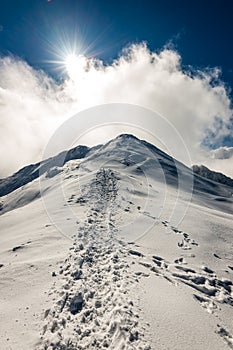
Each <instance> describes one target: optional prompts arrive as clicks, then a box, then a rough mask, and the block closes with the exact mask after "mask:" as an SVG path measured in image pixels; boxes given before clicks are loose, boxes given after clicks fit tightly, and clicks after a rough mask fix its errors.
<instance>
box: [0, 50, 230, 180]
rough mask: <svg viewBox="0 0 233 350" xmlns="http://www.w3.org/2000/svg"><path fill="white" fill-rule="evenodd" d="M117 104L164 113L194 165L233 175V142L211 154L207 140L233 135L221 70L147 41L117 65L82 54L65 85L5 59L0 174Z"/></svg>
mask: <svg viewBox="0 0 233 350" xmlns="http://www.w3.org/2000/svg"><path fill="white" fill-rule="evenodd" d="M113 102H114V103H130V104H137V105H140V106H143V107H147V108H149V109H152V110H154V111H156V112H158V113H160V114H161V115H163V116H164V117H165V118H167V119H168V120H169V121H170V122H171V123H172V124H173V125H174V126H175V128H176V129H177V130H178V132H179V133H180V134H181V136H182V137H183V139H184V142H185V143H186V145H187V148H188V150H189V152H190V154H191V157H192V161H193V163H198V164H200V163H203V164H207V165H208V166H209V167H212V168H213V169H215V170H219V167H220V168H221V170H222V171H224V170H225V172H226V173H227V175H230V176H233V170H231V169H230V166H229V162H230V161H231V160H230V158H231V157H232V150H230V149H231V147H230V148H229V149H228V150H226V149H225V148H223V147H220V148H219V149H218V150H216V151H214V152H213V151H212V152H211V151H210V150H209V149H208V148H207V146H204V145H206V144H207V142H205V140H206V139H208V140H209V139H210V138H211V143H212V144H214V143H215V140H216V142H217V140H219V139H221V138H224V137H227V136H232V134H233V130H232V129H231V128H229V123H230V119H231V117H232V109H231V101H230V99H229V97H228V94H227V89H226V87H225V86H224V84H223V83H222V82H221V81H220V71H219V70H218V69H211V70H210V69H208V70H204V71H200V70H195V69H194V68H192V69H186V70H184V69H183V67H182V62H181V57H180V55H179V54H178V53H177V52H176V51H174V50H172V49H167V48H164V49H163V50H161V51H160V52H151V51H150V50H149V49H148V47H147V46H146V45H145V44H144V43H142V44H137V45H131V46H130V47H129V48H127V49H125V50H124V51H123V52H122V54H121V55H120V56H119V58H118V59H116V60H115V61H113V62H112V63H111V64H109V65H105V64H104V63H103V62H102V61H101V60H98V59H88V58H86V57H82V60H81V64H79V62H78V61H77V67H73V69H70V70H69V75H68V76H67V78H66V79H64V80H63V81H62V82H57V81H55V80H54V79H52V78H51V77H49V76H48V75H46V74H45V72H43V71H38V70H35V69H33V68H32V67H30V66H29V65H28V64H27V63H26V62H24V61H22V60H20V59H18V58H14V57H2V58H0V137H1V149H0V164H1V165H0V177H3V176H7V175H9V174H10V173H12V172H13V171H16V170H17V169H19V168H20V167H22V166H23V165H26V164H29V163H32V162H35V161H38V160H40V157H41V154H42V151H43V149H44V147H45V146H46V143H47V141H48V139H49V137H50V136H51V135H52V133H53V132H54V131H55V130H56V129H57V127H58V126H59V125H61V123H62V122H64V121H65V120H66V119H67V118H69V117H71V116H72V115H74V113H76V112H78V111H81V110H83V109H85V108H88V107H92V106H95V105H99V104H102V103H113ZM164 142H165V143H166V140H164ZM224 152H225V153H224ZM221 154H224V156H222V157H221ZM226 154H227V155H228V156H226ZM222 158H228V159H227V162H228V163H227V162H226V159H224V162H223V160H222ZM221 162H222V163H221ZM221 165H224V168H223V167H222V166H221Z"/></svg>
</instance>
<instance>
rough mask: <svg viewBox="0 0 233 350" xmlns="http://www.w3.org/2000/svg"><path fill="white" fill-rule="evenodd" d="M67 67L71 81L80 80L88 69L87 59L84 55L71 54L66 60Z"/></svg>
mask: <svg viewBox="0 0 233 350" xmlns="http://www.w3.org/2000/svg"><path fill="white" fill-rule="evenodd" d="M65 67H66V70H67V73H68V75H69V77H70V78H71V79H74V80H76V79H79V78H80V77H81V76H82V75H83V74H84V73H85V69H86V67H87V58H86V57H85V56H84V55H76V54H69V55H68V56H67V57H66V59H65Z"/></svg>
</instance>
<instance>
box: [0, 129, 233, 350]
mask: <svg viewBox="0 0 233 350" xmlns="http://www.w3.org/2000/svg"><path fill="white" fill-rule="evenodd" d="M79 150H80V148H79ZM82 150H84V152H81V154H80V153H79V152H77V153H76V154H73V156H72V157H70V156H69V157H70V159H69V160H68V158H66V156H64V154H63V156H62V158H60V159H62V160H60V162H57V160H56V161H54V159H50V160H48V161H46V162H45V163H46V168H44V169H42V171H40V172H39V174H38V176H37V177H36V178H35V179H34V180H32V179H31V177H30V176H31V172H30V171H31V170H32V171H33V172H34V171H35V169H36V167H35V169H33V166H32V168H31V170H30V171H29V174H30V176H29V178H30V179H31V180H28V181H27V180H26V175H25V174H26V173H25V171H23V172H22V173H23V179H24V180H23V182H22V185H23V186H20V177H21V176H22V173H20V172H18V173H16V174H15V175H13V177H14V178H12V177H11V178H8V179H5V180H2V181H3V182H2V184H5V185H4V187H5V190H3V191H5V192H3V193H8V194H5V195H3V196H2V197H1V202H2V211H1V214H2V215H1V216H0V225H1V236H0V243H1V244H0V247H1V248H0V255H1V257H0V266H1V267H0V273H1V290H2V293H1V296H0V298H1V303H0V305H1V306H0V311H1V312H0V315H1V316H0V329H1V332H0V334H1V336H0V344H1V346H0V348H3V349H18V348H23V349H25V350H27V349H30V350H31V349H43V350H44V349H60V350H61V349H63V350H66V349H67V350H68V349H69V350H72V349H83V350H84V349H106V348H109V349H117V350H118V349H119V350H120V349H122V350H123V349H144V350H146V349H147V350H148V349H161V350H168V349H172V350H175V349H177V350H178V349H179V350H181V349H192V350H193V349H194V350H195V349H196V350H203V349H214V350H215V349H216V350H219V349H229V348H233V338H232V334H233V325H232V315H233V313H232V310H233V309H232V308H233V287H232V281H233V257H232V248H233V244H232V218H233V217H232V214H233V208H232V202H233V200H232V193H233V189H232V188H230V187H229V186H225V185H222V184H217V183H216V182H213V181H211V180H208V179H204V178H203V177H201V176H198V175H195V176H194V178H193V172H192V170H191V169H189V168H188V167H186V166H185V165H183V164H182V163H180V162H177V161H176V160H174V159H172V158H171V157H170V156H168V155H167V154H165V153H164V152H162V151H161V150H159V149H158V148H156V147H155V146H153V145H150V144H148V143H146V142H145V141H141V140H138V139H137V138H135V137H134V136H132V135H120V136H118V137H117V138H116V139H114V140H112V141H110V142H108V143H107V144H105V145H100V146H98V147H97V148H93V149H83V148H82ZM64 159H67V161H65V162H64ZM42 165H43V166H44V164H42ZM36 166H37V168H38V167H41V164H39V165H36ZM193 180H194V190H193V197H192V201H191V202H190V198H191V197H190V194H192V184H193ZM14 181H15V182H16V183H17V184H18V185H17V186H18V188H15V190H13V191H12V189H13V188H14V185H13V184H14ZM41 193H42V197H41ZM47 215H48V216H47Z"/></svg>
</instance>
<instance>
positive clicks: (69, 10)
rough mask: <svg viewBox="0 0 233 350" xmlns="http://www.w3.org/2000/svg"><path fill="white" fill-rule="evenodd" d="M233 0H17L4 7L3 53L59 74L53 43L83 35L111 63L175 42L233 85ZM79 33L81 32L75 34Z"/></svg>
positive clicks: (188, 59)
mask: <svg viewBox="0 0 233 350" xmlns="http://www.w3.org/2000/svg"><path fill="white" fill-rule="evenodd" d="M232 13H233V2H232V1H231V0H223V1H222V0H206V1H200V0H195V1H182V0H175V1H171V0H162V1H161V0H159V1H147V0H143V1H142V0H127V1H122V0H118V1H102V0H51V1H47V0H31V1H28V0H20V1H18V0H11V1H1V4H0V26H1V27H0V28H1V32H0V52H1V54H6V53H8V52H10V53H12V54H14V55H18V56H20V57H22V58H23V59H25V60H26V61H27V62H29V63H30V64H31V65H33V66H35V67H42V68H43V69H46V70H48V71H49V72H50V73H53V67H52V66H50V65H47V64H45V61H47V60H52V59H53V57H52V56H53V54H54V53H53V52H51V47H50V46H51V43H52V44H54V45H56V42H57V45H59V44H58V43H59V38H58V36H59V35H61V33H62V34H63V35H64V36H66V37H69V39H70V40H71V41H72V40H73V38H74V37H75V35H76V34H77V33H78V37H81V38H82V41H84V45H85V46H89V53H90V54H95V55H97V56H98V57H100V58H102V59H104V60H106V61H109V60H111V59H112V58H114V57H117V55H118V53H119V52H120V50H121V49H122V48H123V47H125V46H126V45H128V44H129V43H132V42H141V41H142V40H145V41H147V43H148V46H149V47H150V48H151V49H152V50H156V49H159V48H161V47H163V46H164V45H165V44H167V43H168V42H170V41H172V42H173V44H174V45H175V47H176V49H177V50H178V52H179V53H180V54H181V56H182V61H183V64H184V65H192V66H194V67H215V66H217V67H220V68H221V69H222V73H223V75H222V79H223V80H224V81H225V82H226V83H227V84H228V85H229V87H231V88H232V87H233V63H232V62H233V38H232V36H233V31H232V19H233V15H232ZM75 33H76V34H75Z"/></svg>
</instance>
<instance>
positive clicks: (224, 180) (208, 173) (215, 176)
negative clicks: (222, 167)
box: [192, 165, 233, 187]
mask: <svg viewBox="0 0 233 350" xmlns="http://www.w3.org/2000/svg"><path fill="white" fill-rule="evenodd" d="M192 169H193V171H194V173H195V174H198V175H200V176H203V177H205V178H207V179H209V180H212V181H215V182H219V183H220V184H224V185H227V186H230V187H233V179H231V178H230V177H228V176H226V175H224V174H222V173H219V172H216V171H213V170H210V169H208V168H207V167H206V166H204V165H193V166H192Z"/></svg>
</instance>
